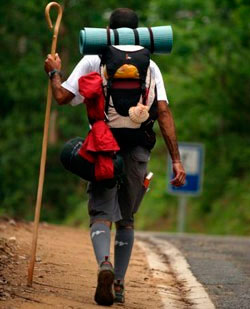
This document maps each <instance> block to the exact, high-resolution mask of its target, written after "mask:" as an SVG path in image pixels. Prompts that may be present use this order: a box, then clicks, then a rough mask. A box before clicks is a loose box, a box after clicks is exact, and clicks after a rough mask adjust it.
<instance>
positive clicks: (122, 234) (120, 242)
mask: <svg viewBox="0 0 250 309" xmlns="http://www.w3.org/2000/svg"><path fill="white" fill-rule="evenodd" d="M133 244H134V230H133V229H131V228H129V229H128V228H123V229H117V231H116V237H115V279H116V280H124V277H125V274H126V271H127V268H128V264H129V260H130V256H131V252H132V248H133Z"/></svg>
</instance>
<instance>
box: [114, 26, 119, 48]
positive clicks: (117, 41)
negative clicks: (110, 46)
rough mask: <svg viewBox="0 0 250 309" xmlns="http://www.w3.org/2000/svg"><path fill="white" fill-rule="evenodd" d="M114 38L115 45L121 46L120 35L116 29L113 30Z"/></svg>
mask: <svg viewBox="0 0 250 309" xmlns="http://www.w3.org/2000/svg"><path fill="white" fill-rule="evenodd" d="M113 33H114V37H115V44H114V45H119V33H118V31H117V30H116V29H113Z"/></svg>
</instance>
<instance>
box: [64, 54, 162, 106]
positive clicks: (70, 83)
mask: <svg viewBox="0 0 250 309" xmlns="http://www.w3.org/2000/svg"><path fill="white" fill-rule="evenodd" d="M100 63H101V60H100V57H99V56H97V55H91V56H84V57H83V58H82V59H81V60H80V61H79V63H78V64H77V65H76V67H75V68H74V70H73V72H72V73H71V75H70V76H69V78H68V79H67V80H66V81H65V82H64V83H63V84H62V86H63V88H65V89H67V90H69V91H70V92H71V93H73V94H74V95H75V97H74V98H73V100H72V101H71V102H70V104H71V105H73V106H75V105H78V104H80V103H83V101H84V97H83V96H81V95H80V93H79V91H78V80H79V78H80V77H81V76H83V75H86V74H88V73H90V72H98V73H99V71H100ZM150 69H151V74H152V77H154V79H155V83H156V89H157V100H158V101H166V102H167V103H168V99H167V94H166V90H165V86H164V82H163V78H162V75H161V72H160V69H159V68H158V66H157V65H156V63H155V62H154V61H152V60H150Z"/></svg>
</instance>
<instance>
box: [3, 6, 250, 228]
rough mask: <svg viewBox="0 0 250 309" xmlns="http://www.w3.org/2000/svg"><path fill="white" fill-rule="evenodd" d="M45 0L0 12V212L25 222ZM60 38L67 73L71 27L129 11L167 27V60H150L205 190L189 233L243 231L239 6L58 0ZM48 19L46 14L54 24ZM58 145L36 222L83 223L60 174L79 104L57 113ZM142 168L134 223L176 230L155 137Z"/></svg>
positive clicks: (80, 199) (76, 194) (243, 41)
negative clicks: (194, 146)
mask: <svg viewBox="0 0 250 309" xmlns="http://www.w3.org/2000/svg"><path fill="white" fill-rule="evenodd" d="M46 4H47V1H44V0H37V1H32V0H26V1H14V0H9V1H6V2H3V3H1V5H0V15H1V19H0V34H1V54H0V69H1V70H0V72H1V73H0V96H1V114H0V154H1V156H0V205H1V210H0V214H3V213H8V214H10V215H12V216H15V217H19V218H26V219H32V218H33V211H34V205H35V200H36V190H37V181H38V174H39V164H40V152H41V143H42V135H43V122H44V113H45V101H46V89H47V77H46V74H44V72H43V61H44V58H45V57H46V54H48V53H49V51H50V45H51V39H52V33H51V32H50V31H49V29H48V27H47V25H46V22H45V18H44V8H45V6H46ZM63 4H64V15H63V20H62V25H61V32H60V35H59V39H58V48H57V50H58V52H59V53H60V56H61V58H62V62H63V71H64V74H65V76H68V74H69V73H70V72H71V70H72V69H73V67H74V66H75V64H76V63H77V62H78V61H79V59H80V54H79V49H78V34H79V30H80V29H81V28H83V27H84V26H90V27H91V26H92V27H105V26H106V24H107V19H108V16H109V13H110V12H111V11H112V10H113V9H114V8H116V7H123V6H126V7H131V8H133V9H135V10H136V11H137V12H138V13H139V17H140V21H141V25H152V26H155V25H164V24H171V25H172V26H173V30H174V48H173V52H172V54H171V55H167V56H154V57H153V58H154V60H155V61H156V62H157V64H158V65H159V66H160V68H161V71H162V73H163V76H164V80H165V82H166V88H167V92H168V97H169V101H170V104H171V109H172V111H173V114H174V118H175V123H176V128H177V132H178V139H179V140H180V141H192V142H201V143H204V145H205V150H206V162H205V174H204V191H203V194H202V195H201V196H200V197H198V198H190V199H189V204H188V222H187V230H188V231H190V232H208V233H223V234H230V233H233V234H250V230H249V226H250V210H249V203H250V195H249V182H250V178H249V175H248V171H249V169H250V163H249V157H250V134H249V133H250V132H249V131H250V130H249V123H250V111H249V108H248V104H249V101H250V92H249V89H250V78H249V74H250V73H249V72H250V54H249V44H250V41H249V30H250V29H249V28H250V24H249V15H250V6H249V3H248V2H247V1H244V0H233V1H225V0H223V1H218V0H211V1H201V0H183V1H174V0H168V1H165V0H151V1H148V2H145V1H142V0H137V1H135V0H127V1H123V0H121V1H119V2H118V1H117V0H107V1H105V2H103V1H94V2H93V1H87V0H79V1H75V0H64V1H63ZM55 18H56V12H52V20H55ZM53 110H54V111H55V112H57V113H58V118H57V121H56V129H55V130H56V133H57V136H58V138H57V141H56V142H55V143H52V144H49V147H48V157H47V169H46V177H45V184H44V194H43V209H42V220H47V221H53V222H67V223H71V224H72V223H77V224H80V223H81V222H85V223H84V224H85V226H86V225H87V222H88V218H87V207H86V203H87V202H86V201H87V195H86V193H85V191H86V184H85V183H82V182H81V181H80V180H79V179H78V178H77V177H74V176H73V175H71V174H69V173H67V172H66V171H65V170H63V168H62V166H61V164H60V162H59V159H58V158H59V154H60V148H61V146H62V144H63V143H64V142H65V141H67V140H68V139H70V138H72V137H74V136H85V135H86V133H87V130H88V124H87V119H86V116H85V112H84V107H83V106H78V107H75V108H71V107H70V106H64V107H60V108H58V107H57V106H56V104H54V105H53ZM157 135H158V142H157V146H156V148H155V149H154V151H153V154H152V160H151V163H150V169H151V170H152V171H153V172H154V174H155V178H154V180H153V183H152V188H151V191H150V193H149V194H147V195H146V197H145V199H144V202H143V204H142V206H141V209H140V211H139V214H138V215H137V217H136V219H137V226H138V227H139V228H144V229H149V228H153V229H164V230H171V231H174V230H175V227H176V212H177V210H176V208H177V198H176V197H172V196H169V195H168V194H167V193H166V186H167V184H166V159H167V155H165V154H166V150H165V149H166V147H165V145H164V142H163V140H162V139H161V138H160V133H159V129H158V128H157Z"/></svg>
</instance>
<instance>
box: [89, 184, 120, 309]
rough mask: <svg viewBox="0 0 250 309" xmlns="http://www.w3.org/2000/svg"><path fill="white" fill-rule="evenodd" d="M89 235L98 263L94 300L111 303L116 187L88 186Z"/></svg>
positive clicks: (116, 208) (107, 304) (118, 215)
mask: <svg viewBox="0 0 250 309" xmlns="http://www.w3.org/2000/svg"><path fill="white" fill-rule="evenodd" d="M88 193H89V203H88V207H89V215H90V224H91V230H90V236H91V240H92V244H93V248H94V252H95V256H96V260H97V262H98V265H99V270H98V278H97V288H96V292H95V301H96V302H97V303H98V304H99V305H104V306H110V305H112V304H113V301H114V295H113V282H114V269H113V266H112V264H111V263H110V261H109V256H110V228H111V222H112V221H119V220H120V219H121V213H120V210H119V205H118V199H117V188H116V187H114V188H110V189H109V188H105V187H104V186H103V185H102V184H101V183H92V184H90V185H89V188H88Z"/></svg>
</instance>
